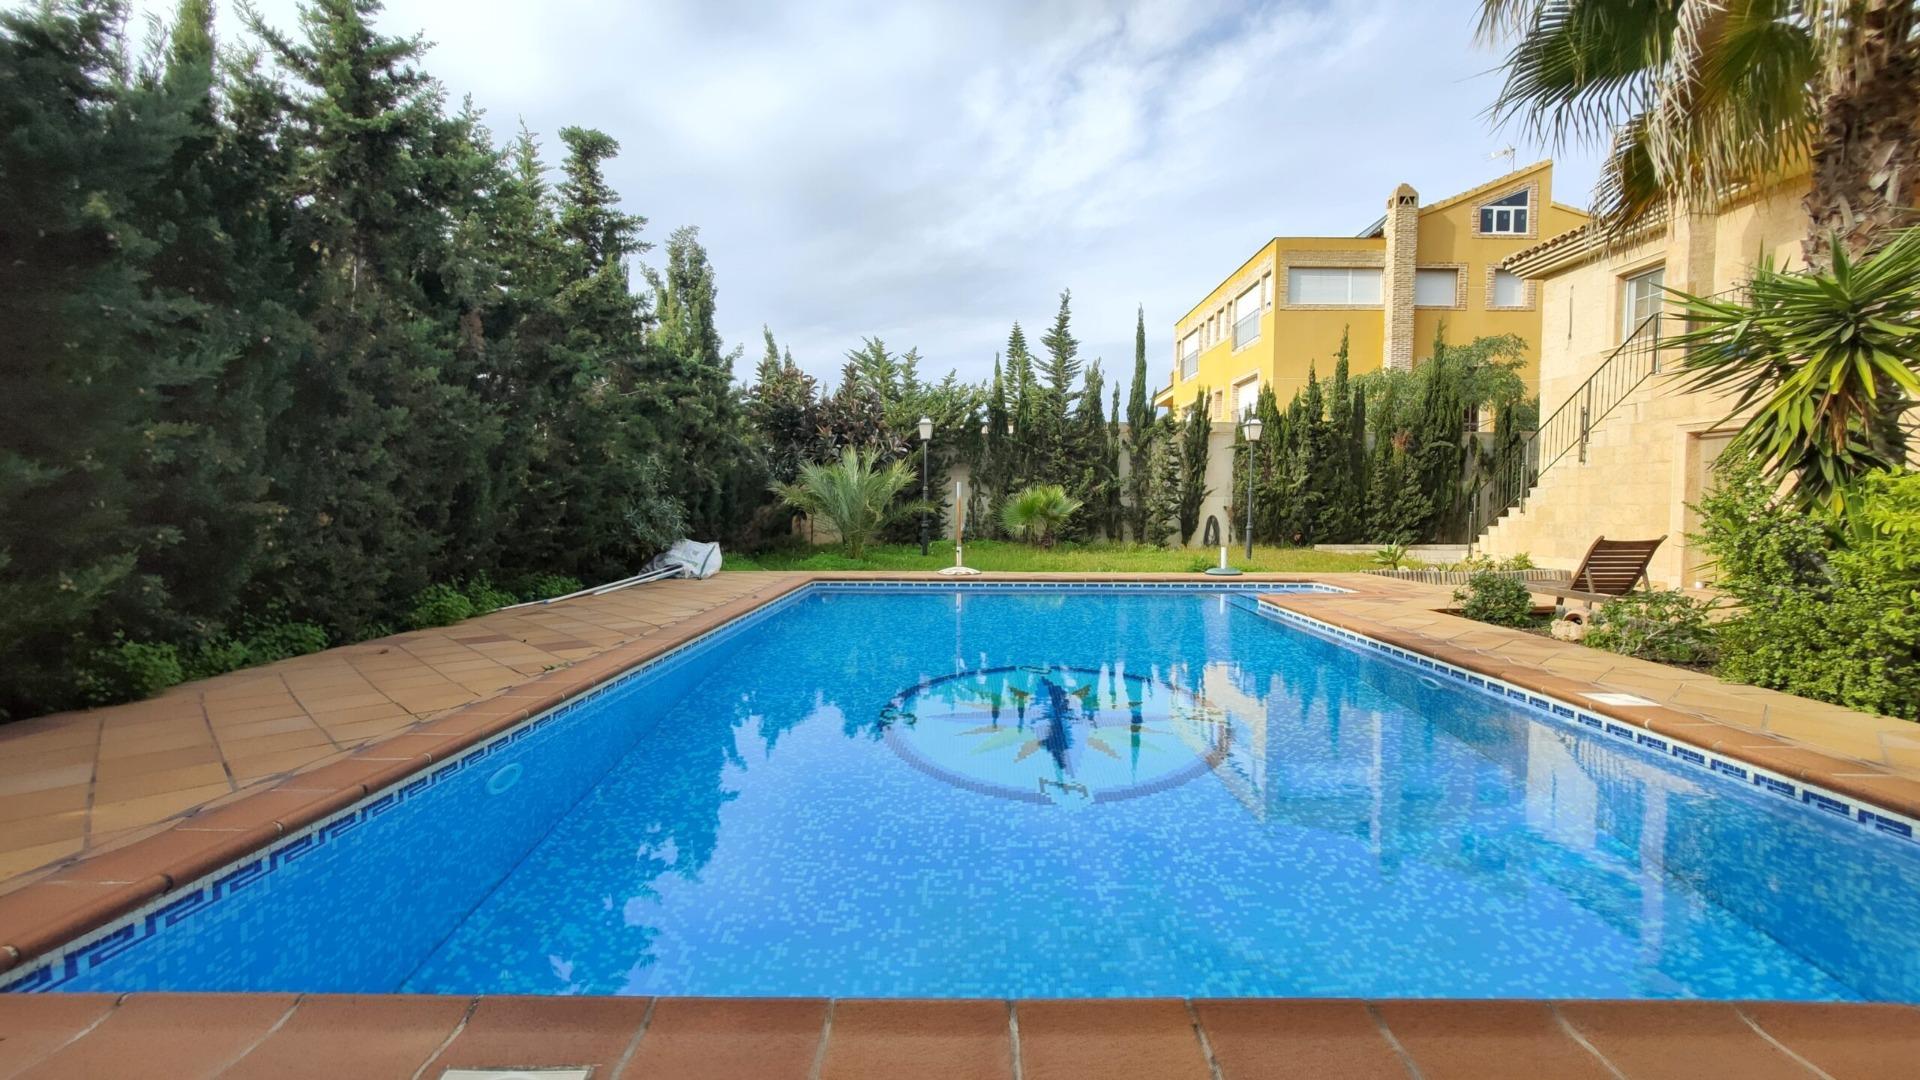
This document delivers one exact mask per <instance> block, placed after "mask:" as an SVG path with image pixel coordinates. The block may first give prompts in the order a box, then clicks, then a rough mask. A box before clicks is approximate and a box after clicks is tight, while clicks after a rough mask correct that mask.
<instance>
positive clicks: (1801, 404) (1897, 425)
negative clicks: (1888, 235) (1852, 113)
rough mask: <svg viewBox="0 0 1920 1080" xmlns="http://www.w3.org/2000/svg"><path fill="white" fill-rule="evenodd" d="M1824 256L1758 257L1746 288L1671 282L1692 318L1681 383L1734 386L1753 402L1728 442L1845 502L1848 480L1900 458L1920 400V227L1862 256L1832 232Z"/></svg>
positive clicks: (1807, 499) (1802, 486)
mask: <svg viewBox="0 0 1920 1080" xmlns="http://www.w3.org/2000/svg"><path fill="white" fill-rule="evenodd" d="M1830 256H1831V260H1832V261H1831V267H1830V269H1828V270H1825V271H1821V272H1818V273H1814V272H1807V273H1784V272H1781V271H1779V270H1776V269H1774V268H1773V267H1772V266H1771V265H1768V264H1763V265H1761V266H1760V267H1759V268H1758V270H1756V271H1755V273H1754V276H1753V279H1752V281H1751V282H1750V283H1749V285H1748V289H1747V295H1746V296H1745V297H1744V298H1738V299H1728V298H1716V297H1710V296H1693V295H1690V294H1687V293H1683V292H1675V294H1674V295H1675V296H1676V297H1677V298H1678V299H1679V300H1680V301H1682V302H1683V303H1684V304H1685V305H1686V309H1687V314H1686V317H1687V319H1688V320H1689V321H1690V322H1691V324H1692V329H1690V330H1688V331H1687V332H1686V333H1683V334H1681V335H1679V336H1678V337H1676V338H1674V339H1673V340H1672V344H1673V345H1675V346H1678V347H1680V348H1682V349H1684V350H1685V357H1686V358H1685V360H1684V362H1683V363H1684V367H1685V369H1686V370H1687V371H1688V372H1691V373H1692V377H1691V380H1690V382H1689V383H1688V387H1687V388H1688V389H1690V390H1715V391H1721V392H1731V393H1733V394H1735V395H1736V397H1735V399H1734V404H1733V408H1732V412H1733V413H1734V414H1738V413H1742V412H1745V411H1746V410H1747V409H1749V408H1753V407H1756V406H1757V408H1758V411H1757V412H1755V413H1754V414H1753V417H1752V418H1751V419H1750V420H1748V421H1747V422H1746V424H1745V425H1744V426H1743V427H1742V428H1741V429H1740V434H1739V436H1738V437H1737V438H1736V439H1735V441H1734V445H1733V446H1732V447H1730V448H1729V452H1735V453H1743V454H1752V455H1754V456H1756V457H1758V458H1759V459H1760V460H1761V461H1763V462H1765V463H1766V464H1767V467H1768V470H1769V471H1770V472H1771V473H1772V474H1773V476H1774V477H1775V478H1776V479H1778V480H1782V481H1786V480H1791V481H1792V483H1793V490H1794V494H1795V497H1796V499H1797V500H1798V501H1799V502H1800V503H1801V504H1802V505H1803V506H1807V507H1816V506H1817V507H1826V508H1829V509H1833V510H1837V511H1843V510H1844V506H1843V503H1844V492H1845V490H1846V488H1847V485H1848V484H1850V483H1851V482H1852V481H1853V480H1855V479H1857V478H1859V477H1862V476H1866V475H1868V474H1870V473H1875V472H1880V471H1882V470H1886V469H1895V468H1899V467H1901V466H1903V465H1904V464H1905V463H1906V460H1907V444H1908V439H1907V431H1906V426H1905V413H1906V412H1907V410H1909V409H1911V408H1912V407H1913V406H1914V402H1915V400H1916V399H1920V229H1906V230H1902V231H1901V232H1899V233H1897V234H1896V235H1895V236H1894V238H1893V240H1892V242H1891V243H1889V244H1887V246H1885V247H1883V248H1881V249H1880V250H1879V251H1878V252H1876V253H1874V254H1872V255H1869V256H1867V257H1865V258H1861V259H1855V258H1853V257H1851V256H1850V255H1849V254H1848V253H1847V251H1846V250H1845V248H1844V247H1843V246H1842V244H1841V243H1840V242H1839V240H1837V239H1836V240H1833V241H1832V251H1831V253H1830Z"/></svg>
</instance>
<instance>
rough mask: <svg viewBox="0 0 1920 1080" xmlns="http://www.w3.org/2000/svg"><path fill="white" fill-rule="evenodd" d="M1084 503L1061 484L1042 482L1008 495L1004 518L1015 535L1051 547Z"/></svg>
mask: <svg viewBox="0 0 1920 1080" xmlns="http://www.w3.org/2000/svg"><path fill="white" fill-rule="evenodd" d="M1083 505H1084V504H1083V503H1082V502H1081V501H1080V500H1079V499H1076V498H1073V497H1071V496H1069V495H1068V494H1067V492H1066V489H1064V488H1062V487H1061V486H1060V485H1058V484H1038V485H1035V486H1034V487H1030V488H1027V489H1025V490H1023V491H1021V492H1020V493H1019V494H1018V495H1015V496H1014V497H1013V498H1011V499H1008V500H1007V504H1006V505H1005V506H1004V507H1002V508H1001V510H1000V519H1001V521H1002V522H1003V523H1005V525H1006V527H1007V531H1008V532H1010V533H1012V534H1013V535H1015V536H1017V537H1019V538H1021V539H1023V540H1026V541H1028V542H1030V543H1033V544H1036V545H1038V546H1040V547H1043V548H1050V547H1052V546H1053V543H1054V539H1055V538H1056V537H1057V536H1058V534H1059V533H1060V531H1061V530H1062V529H1063V528H1065V526H1066V524H1067V521H1068V519H1070V518H1072V517H1073V515H1074V514H1076V513H1078V512H1079V511H1080V508H1081V507H1082V506H1083Z"/></svg>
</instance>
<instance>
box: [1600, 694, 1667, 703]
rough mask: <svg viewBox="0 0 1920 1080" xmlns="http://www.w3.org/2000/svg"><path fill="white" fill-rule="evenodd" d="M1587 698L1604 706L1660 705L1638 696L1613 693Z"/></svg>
mask: <svg viewBox="0 0 1920 1080" xmlns="http://www.w3.org/2000/svg"><path fill="white" fill-rule="evenodd" d="M1586 697H1587V700H1588V701H1597V702H1599V703H1600V704H1602V705H1658V704H1660V703H1659V702H1657V701H1649V700H1647V699H1646V698H1643V697H1641V696H1640V695H1638V694H1611V693H1609V694H1588V695H1587V696H1586Z"/></svg>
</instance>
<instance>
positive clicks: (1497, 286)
mask: <svg viewBox="0 0 1920 1080" xmlns="http://www.w3.org/2000/svg"><path fill="white" fill-rule="evenodd" d="M1487 306H1488V307H1511V308H1517V307H1526V306H1527V283H1526V282H1525V281H1522V280H1521V279H1520V275H1519V274H1516V273H1513V272H1512V271H1510V270H1495V271H1494V272H1493V293H1492V295H1490V296H1488V297H1487Z"/></svg>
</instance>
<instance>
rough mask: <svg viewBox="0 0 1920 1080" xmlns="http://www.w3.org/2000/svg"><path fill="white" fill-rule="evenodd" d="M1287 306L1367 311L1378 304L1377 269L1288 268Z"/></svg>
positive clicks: (1338, 267) (1378, 283)
mask: <svg viewBox="0 0 1920 1080" xmlns="http://www.w3.org/2000/svg"><path fill="white" fill-rule="evenodd" d="M1287 303H1289V304H1325V305H1328V306H1331V307H1371V306H1375V305H1378V304H1379V303H1380V269H1379V267H1345V266H1289V267H1287Z"/></svg>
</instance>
